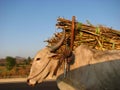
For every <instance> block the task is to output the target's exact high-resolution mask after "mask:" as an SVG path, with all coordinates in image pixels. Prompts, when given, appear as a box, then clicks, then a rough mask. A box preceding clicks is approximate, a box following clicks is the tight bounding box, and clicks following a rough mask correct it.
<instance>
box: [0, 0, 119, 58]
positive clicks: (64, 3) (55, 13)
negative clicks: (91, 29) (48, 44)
mask: <svg viewBox="0 0 120 90" xmlns="http://www.w3.org/2000/svg"><path fill="white" fill-rule="evenodd" d="M73 15H74V16H76V17H77V20H78V21H80V22H82V23H85V22H86V20H89V21H90V22H91V23H92V24H94V25H97V24H102V25H106V26H108V27H113V28H114V29H117V30H120V0H0V58H1V57H6V56H13V57H14V56H22V57H28V56H31V57H33V56H34V55H35V54H36V52H37V51H38V50H40V49H41V48H43V47H45V43H44V42H43V41H44V40H46V39H48V38H50V37H51V36H52V34H53V33H54V32H55V31H56V28H55V24H56V19H57V17H59V16H61V17H64V18H67V19H71V18H72V16H73Z"/></svg>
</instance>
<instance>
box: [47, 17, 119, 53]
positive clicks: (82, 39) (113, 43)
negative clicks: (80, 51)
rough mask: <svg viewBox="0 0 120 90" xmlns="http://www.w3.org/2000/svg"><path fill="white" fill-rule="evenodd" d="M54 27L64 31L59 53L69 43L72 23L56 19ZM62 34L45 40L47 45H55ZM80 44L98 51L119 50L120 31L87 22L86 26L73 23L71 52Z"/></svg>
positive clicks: (59, 33)
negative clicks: (64, 37)
mask: <svg viewBox="0 0 120 90" xmlns="http://www.w3.org/2000/svg"><path fill="white" fill-rule="evenodd" d="M56 26H57V28H59V29H64V30H65V31H66V39H65V41H64V43H63V45H62V46H61V48H60V49H59V52H61V51H60V50H62V49H64V47H65V46H66V43H67V44H69V43H71V35H72V34H73V33H72V32H71V29H72V21H71V20H67V19H64V18H58V19H57V24H56ZM62 33H63V32H58V33H55V35H54V36H53V37H52V38H51V39H49V40H47V42H48V45H49V46H52V45H55V44H56V43H57V42H58V41H59V40H60V38H61V37H62ZM81 44H85V45H88V46H90V47H91V48H95V49H98V50H112V49H120V31H117V30H113V29H112V28H108V27H104V26H102V25H99V26H94V25H92V24H91V23H90V22H89V21H87V24H82V23H81V22H77V21H75V22H74V43H73V50H74V49H75V48H76V47H78V46H80V45H81ZM69 45H70V44H69Z"/></svg>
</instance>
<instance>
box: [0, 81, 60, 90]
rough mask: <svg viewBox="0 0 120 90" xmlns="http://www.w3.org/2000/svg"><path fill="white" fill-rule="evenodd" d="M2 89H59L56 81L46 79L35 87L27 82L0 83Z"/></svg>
mask: <svg viewBox="0 0 120 90" xmlns="http://www.w3.org/2000/svg"><path fill="white" fill-rule="evenodd" d="M0 90H59V89H58V87H57V84H56V82H55V81H46V82H43V83H42V84H38V85H36V86H35V87H31V86H29V85H27V83H26V82H20V83H3V84H2V83H0Z"/></svg>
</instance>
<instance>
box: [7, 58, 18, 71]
mask: <svg viewBox="0 0 120 90" xmlns="http://www.w3.org/2000/svg"><path fill="white" fill-rule="evenodd" d="M15 65H16V59H15V58H13V57H10V56H7V57H6V68H7V70H11V69H12V68H13V67H14V66H15Z"/></svg>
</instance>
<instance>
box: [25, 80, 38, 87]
mask: <svg viewBox="0 0 120 90" xmlns="http://www.w3.org/2000/svg"><path fill="white" fill-rule="evenodd" d="M27 84H28V85H29V86H31V87H34V86H35V85H36V84H38V82H36V81H32V80H31V79H27Z"/></svg>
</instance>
